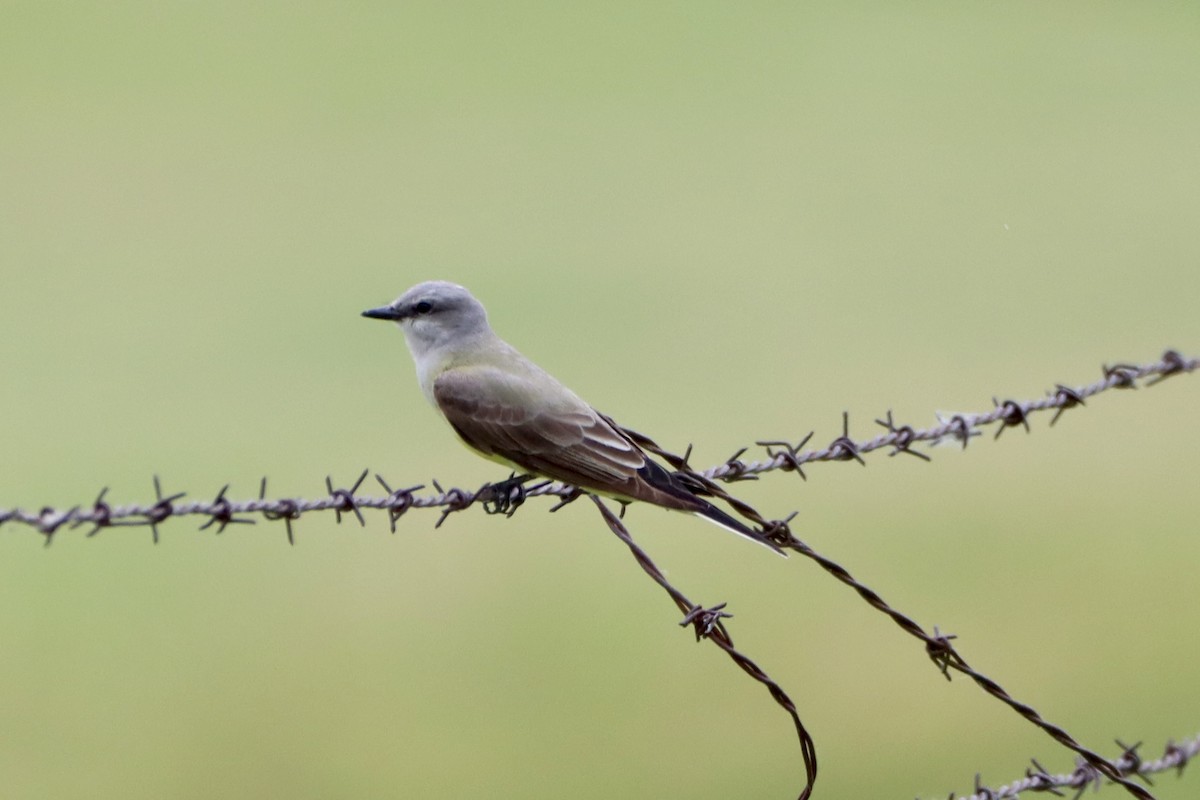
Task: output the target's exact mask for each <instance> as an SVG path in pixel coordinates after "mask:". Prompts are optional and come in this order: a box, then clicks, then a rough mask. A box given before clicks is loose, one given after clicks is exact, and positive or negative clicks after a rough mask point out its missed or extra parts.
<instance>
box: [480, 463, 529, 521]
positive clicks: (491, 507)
mask: <svg viewBox="0 0 1200 800" xmlns="http://www.w3.org/2000/svg"><path fill="white" fill-rule="evenodd" d="M533 477H534V476H533V475H528V474H526V475H518V474H517V473H515V472H514V473H513V474H511V475H509V476H508V478H506V479H505V480H502V481H497V482H496V483H485V484H484V485H483V486H481V487H480V489H479V491H478V492H476V493H475V498H476V499H477V500H479V501H480V502H481V503H483V510H484V511H486V512H487V513H489V514H503V515H505V516H506V517H511V516H512V515H513V513H514V512H516V510H517V509H518V508H520V506H521V504H522V503H524V502H525V484H526V483H527V482H528V481H531V480H533Z"/></svg>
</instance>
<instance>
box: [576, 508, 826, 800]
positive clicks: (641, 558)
mask: <svg viewBox="0 0 1200 800" xmlns="http://www.w3.org/2000/svg"><path fill="white" fill-rule="evenodd" d="M591 498H592V501H593V502H594V503H595V504H596V507H597V508H599V509H600V514H601V516H603V517H604V521H605V522H606V523H608V527H609V529H610V530H611V531H612V532H613V533H615V534H616V535H617V537H618V538H619V539H620V540H621V541H622V542H624V543H625V546H626V547H628V548H629V551H630V553H632V554H633V557H634V559H636V560H637V563H638V566H640V567H641V568H642V570H643V571H645V573H646V574H647V575H649V576H650V577H651V579H653V580H654V582H655V583H657V584H658V585H659V586H661V587H662V588H663V589H664V590H665V591H666V592H667V594H669V595H670V596H671V599H672V600H674V601H675V605H676V606H678V608H679V610H680V611H682V612H683V613H684V617H683V620H682V621H681V622H680V623H679V624H680V625H681V626H687V625H691V626H692V627H693V629H694V630H695V632H696V641H700V640H701V639H706V640H708V641H710V642H712V643H713V644H715V645H716V646H717V647H719V648H721V649H722V650H723V651H725V653H726V655H728V656H729V657H730V658H731V659H733V663H735V664H737V665H738V666H739V667H741V669H742V670H743V671H744V672H745V673H746V674H747V675H749V676H750V677H751V678H753V679H754V680H756V681H758V682H759V683H761V684H762V685H763V686H766V687H767V691H768V692H770V693H771V697H772V698H773V699H774V700H775V702H776V703H778V704H779V705H780V707H782V708H783V710H784V711H786V712H787V713H788V715H789V716H791V718H792V722H793V724H794V725H795V726H796V736H797V737H798V738H799V740H800V755H801V758H802V759H803V761H804V777H805V782H804V788H803V789H802V790H801V791H800V794H799V796H798V797H797V800H808V798H809V797H810V796H811V795H812V790H813V786H814V785H815V784H816V781H817V746H816V743H815V742H813V738H812V736H810V735H809V733H808V731H807V730H806V729H805V727H804V723H803V722H802V721H801V720H800V712H799V711H797V710H796V704H795V703H793V702H792V699H791V698H790V697H788V695H787V692H785V691H784V690H783V687H781V686H780V685H779V684H778V683H776V682H775V681H774V680H772V679H771V677H770V676H769V675H767V673H766V672H764V671H763V670H762V668H760V667H759V666H758V664H755V663H754V662H753V661H751V660H750V659H749V658H748V657H747V656H745V655H743V654H742V653H740V652H738V650H737V649H736V648H735V647H734V646H733V639H732V637H730V635H729V631H728V630H726V628H725V624H724V622H723V620H726V619H729V618H730V617H732V616H733V615H732V614H729V613H727V612H726V611H725V610H724V609H725V607H726V604H725V603H718V604H717V605H715V606H711V607H708V608H705V607H703V606H700V605H696V604H694V603H692V601H691V600H688V599H687V597H685V596H684V595H683V593H682V592H680V591H679V590H678V589H676V588H675V587H674V586H672V585H671V584H670V583H669V582H668V581H667V578H666V576H665V575H663V573H662V571H661V570H660V569H659V568H658V567H657V566H656V565H655V564H654V562H653V561H651V560H650V557H649V556H648V555H646V552H645V551H644V550H642V548H640V547H638V546H637V544H636V543H635V542H634V541H633V537H632V536H631V535H630V533H629V529H628V528H626V527H625V525H624V524H622V522H621V520H620V519H619V518H618V517H617V516H616V515H615V514H613V513H612V511H610V510H609V509H608V507H607V506H605V505H604V503H603V502H602V501H601V500H600V498H598V497H596V496H595V495H591Z"/></svg>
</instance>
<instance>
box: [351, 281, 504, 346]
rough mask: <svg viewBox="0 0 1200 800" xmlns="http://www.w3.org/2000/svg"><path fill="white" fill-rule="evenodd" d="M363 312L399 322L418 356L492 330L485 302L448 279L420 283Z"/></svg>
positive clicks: (366, 314)
mask: <svg viewBox="0 0 1200 800" xmlns="http://www.w3.org/2000/svg"><path fill="white" fill-rule="evenodd" d="M362 315H363V316H364V317H370V318H371V319H383V320H390V321H392V322H395V323H396V324H397V325H399V326H400V329H401V330H403V331H404V337H405V339H407V341H408V346H409V349H410V350H412V352H413V355H414V356H416V357H419V356H421V355H424V354H426V353H428V352H430V351H432V350H435V349H440V350H453V349H454V348H455V347H457V346H459V345H460V344H465V343H467V342H470V341H472V340H474V339H475V338H476V337H478V336H481V335H484V334H486V333H488V332H489V331H490V330H491V329H490V328H489V326H488V320H487V312H486V311H485V310H484V308H483V304H482V303H480V302H479V301H478V300H476V299H475V298H474V296H472V294H471V293H470V292H468V291H467V290H466V289H465V288H463V287H462V286H459V285H458V284H457V283H450V282H449V281H426V282H425V283H418V284H417V285H416V286H414V287H412V288H411V289H409V290H408V291H407V292H405V293H404V294H402V295H400V296H399V297H397V298H396V299H395V300H394V301H392V302H391V303H389V304H388V305H386V306H381V307H380V308H372V309H370V310H369V311H364V312H363V314H362Z"/></svg>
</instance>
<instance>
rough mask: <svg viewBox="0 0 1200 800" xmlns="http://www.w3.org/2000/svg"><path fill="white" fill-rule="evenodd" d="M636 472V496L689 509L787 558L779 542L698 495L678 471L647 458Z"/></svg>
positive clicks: (662, 504) (682, 509)
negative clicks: (670, 469)
mask: <svg viewBox="0 0 1200 800" xmlns="http://www.w3.org/2000/svg"><path fill="white" fill-rule="evenodd" d="M638 476H639V477H640V478H641V479H642V480H641V483H640V484H639V486H638V487H637V488H638V489H639V490H644V491H639V492H638V493H636V494H634V495H633V496H634V497H636V498H637V499H638V500H645V501H647V502H649V503H654V504H655V505H660V506H663V507H664V508H675V509H678V510H680V511H691V512H692V513H693V514H695V515H696V516H698V517H703V518H704V519H706V520H708V521H709V522H712V523H714V524H716V525H720V526H721V527H722V528H724V529H725V530H727V531H729V532H730V533H736V534H737V535H738V536H742V537H745V538H746V539H749V540H750V541H752V542H754V543H756V544H760V545H762V546H763V547H766V548H768V549H770V550H774V551H775V552H776V553H778V554H779V555H781V556H783V557H784V558H787V556H788V554H787V552H786V551H784V550H783V549H782V548H781V547H779V545H777V544H775V543H773V542H770V541H767V539H766V537H764V536H763V535H762V534H761V533H759V532H758V531H756V530H754V529H753V528H750V527H748V526H747V525H745V524H743V523H741V522H739V521H737V520H736V519H734V518H733V517H731V516H730V515H728V514H726V513H725V512H724V511H722V510H721V509H719V508H717V507H716V506H714V505H713V504H712V503H710V502H708V501H707V500H705V499H704V498H703V497H699V496H698V495H697V494H696V489H694V488H692V484H693V483H694V482H689V481H688V480H687V479H686V476H685V475H681V474H680V473H678V472H668V471H667V470H666V469H664V468H663V467H662V466H661V465H659V464H657V463H655V462H653V461H651V460H649V459H647V460H646V464H645V466H643V467H642V468H641V469H639V470H638ZM701 485H702V484H701Z"/></svg>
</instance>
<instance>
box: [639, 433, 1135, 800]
mask: <svg viewBox="0 0 1200 800" xmlns="http://www.w3.org/2000/svg"><path fill="white" fill-rule="evenodd" d="M630 435H631V436H633V437H634V438H635V440H636V441H637V443H638V444H639V445H640V446H641V447H643V448H645V449H646V450H648V451H649V452H652V453H654V454H655V455H657V456H658V457H659V458H662V459H663V460H664V461H666V462H667V463H669V464H671V466H673V467H674V468H675V469H677V470H679V471H680V472H681V473H682V474H684V475H687V476H688V477H690V478H691V479H692V480H693V481H694V483H695V488H696V490H697V492H698V493H700V494H706V495H710V496H713V497H717V498H720V499H721V500H723V501H725V502H726V503H728V504H729V505H730V506H732V507H733V508H734V510H736V511H737V512H738V513H739V514H741V515H742V516H743V517H745V518H746V519H748V520H750V521H751V522H753V523H754V524H756V525H758V526H760V527H761V528H762V530H763V533H764V535H765V537H766V538H767V539H769V540H770V541H772V542H774V543H775V544H777V545H779V546H780V547H782V548H785V549H788V550H792V551H795V552H797V553H800V554H801V555H803V556H805V557H806V558H809V559H811V560H812V561H815V562H816V563H817V564H818V565H820V567H821V568H822V569H824V570H825V571H826V572H828V573H829V574H830V575H832V576H833V577H834V578H836V579H837V580H839V581H841V582H842V583H844V584H846V585H847V586H849V587H851V588H852V589H854V591H856V592H857V593H858V595H859V597H861V598H862V599H863V600H865V601H867V603H868V604H869V605H870V606H871V607H872V608H874V609H875V610H877V611H880V612H882V613H884V614H886V615H887V616H888V617H889V618H890V619H891V620H892V621H893V622H895V623H896V624H897V625H898V626H900V629H901V630H903V631H904V632H905V633H907V634H909V635H910V636H913V637H915V638H917V639H920V640H921V641H922V642H924V644H925V653H926V655H928V656H929V658H930V659H931V660H932V661H933V663H934V664H935V665H937V667H938V669H940V670H941V672H942V674H943V675H944V676H945V677H946V680H950V671H951V670H953V671H955V672H959V673H961V674H963V675H966V676H968V677H970V678H971V680H973V681H975V683H976V685H978V686H979V687H980V688H981V689H983V690H984V691H985V692H987V693H988V694H990V695H991V696H992V697H995V698H996V699H997V700H999V701H1000V702H1002V703H1004V704H1005V705H1007V706H1008V707H1009V708H1011V709H1013V710H1014V711H1016V712H1017V713H1018V714H1020V715H1021V716H1022V717H1024V718H1025V719H1026V720H1028V721H1029V722H1031V723H1033V724H1034V725H1036V726H1037V727H1038V728H1040V729H1041V730H1042V731H1044V732H1045V733H1046V734H1048V735H1049V736H1050V737H1051V738H1053V739H1054V740H1055V741H1056V742H1058V743H1059V744H1061V745H1062V746H1063V747H1066V748H1068V749H1070V750H1072V751H1074V752H1075V753H1076V754H1078V755H1079V756H1080V758H1081V759H1082V766H1081V767H1080V769H1081V770H1082V769H1086V770H1089V771H1090V772H1091V773H1092V775H1093V776H1094V778H1095V780H1097V781H1098V780H1099V779H1100V778H1101V776H1103V777H1105V778H1108V779H1109V780H1110V781H1112V782H1113V783H1116V784H1119V785H1120V786H1121V787H1122V788H1124V789H1125V790H1126V791H1127V792H1129V793H1130V794H1132V795H1133V796H1134V797H1137V798H1139V800H1154V796H1153V795H1152V794H1150V793H1149V792H1148V791H1146V790H1145V789H1144V788H1142V787H1141V786H1140V785H1138V784H1136V783H1134V782H1133V781H1132V780H1130V779H1129V778H1128V773H1127V772H1125V771H1123V770H1122V768H1121V767H1120V766H1119V764H1117V763H1114V762H1111V761H1109V760H1108V759H1106V758H1104V756H1102V755H1100V754H1099V753H1096V752H1094V751H1092V750H1090V749H1088V748H1087V747H1084V746H1083V745H1082V744H1080V743H1079V742H1078V741H1076V740H1075V738H1074V737H1072V736H1071V735H1070V734H1069V733H1067V731H1066V730H1065V729H1063V728H1062V727H1060V726H1058V725H1055V724H1054V723H1052V722H1049V721H1048V720H1046V719H1045V718H1044V717H1043V716H1042V715H1041V714H1039V713H1038V711H1037V709H1035V708H1033V706H1030V705H1028V704H1027V703H1022V702H1020V701H1019V700H1017V699H1016V698H1014V697H1013V696H1012V695H1010V694H1009V693H1008V692H1006V691H1005V690H1004V687H1002V686H1001V685H1000V684H999V683H997V682H996V681H994V680H992V679H991V678H989V677H988V676H986V675H984V674H983V673H981V672H979V671H978V670H976V669H974V668H972V667H971V666H970V665H969V664H968V663H967V660H966V659H965V658H963V656H962V655H961V654H960V653H959V652H958V651H957V650H956V649H955V647H954V645H953V643H952V640H954V639H957V638H958V637H957V636H956V635H954V634H944V633H942V632H941V631H939V630H938V628H937V627H936V626H934V629H933V632H932V633H928V632H926V631H925V629H924V628H923V627H921V625H920V624H919V623H917V622H916V621H915V620H913V619H912V618H911V617H908V616H907V615H905V614H903V613H902V612H900V611H898V610H896V609H895V608H892V607H891V606H890V605H888V603H887V601H885V600H884V599H883V597H882V596H880V594H879V593H878V592H876V591H875V590H874V589H872V588H871V587H869V586H867V585H866V584H864V583H862V582H860V581H859V580H857V579H856V578H855V577H854V576H853V575H851V574H850V571H849V570H847V569H846V568H845V567H843V566H841V565H840V564H838V563H837V562H836V561H834V560H833V559H830V558H828V557H826V556H824V555H822V554H820V553H818V552H817V551H816V550H814V549H813V548H811V547H809V546H808V545H807V544H805V543H804V542H802V541H801V540H799V539H797V538H796V537H795V536H793V535H792V532H791V529H790V528H789V527H788V523H789V522H791V520H792V518H793V517H795V516H796V514H795V513H794V512H793V513H792V514H791V516H789V517H788V518H787V519H783V520H769V519H766V518H765V517H763V516H762V514H760V513H759V512H758V511H757V510H756V509H755V508H754V507H753V506H751V505H750V504H749V503H747V502H746V501H744V500H742V499H740V498H738V497H734V496H733V495H731V494H730V493H729V492H728V491H726V490H725V489H724V488H723V487H722V486H720V485H718V484H717V483H715V482H714V481H713V480H712V479H710V478H707V477H705V476H704V475H702V474H700V473H695V472H691V471H690V470H689V468H688V463H687V461H688V456H689V455H690V449H689V451H688V452H685V453H684V455H682V456H681V455H678V454H676V453H672V452H670V451H668V450H665V449H663V448H662V447H660V446H659V445H658V444H657V443H656V442H654V440H652V439H650V438H649V437H647V436H645V435H643V434H639V433H636V432H630ZM834 447H835V448H842V449H843V451H844V452H845V453H846V455H844V456H843V458H857V454H856V453H851V452H850V448H853V447H854V443H853V442H852V441H850V439H849V437H848V436H846V435H845V434H843V436H842V437H841V438H840V439H837V440H835V445H834ZM993 800H994V799H993Z"/></svg>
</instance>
